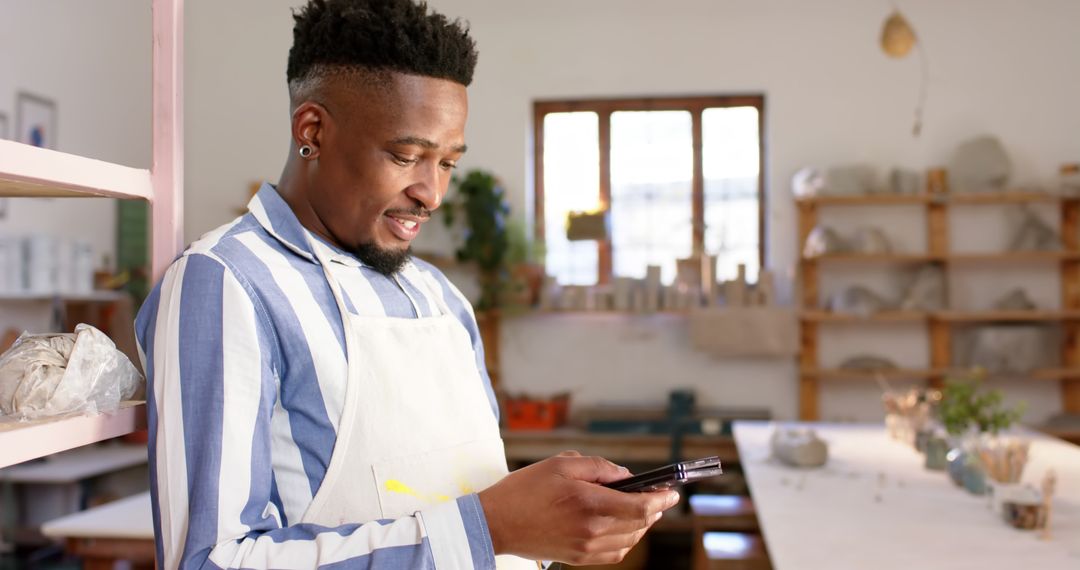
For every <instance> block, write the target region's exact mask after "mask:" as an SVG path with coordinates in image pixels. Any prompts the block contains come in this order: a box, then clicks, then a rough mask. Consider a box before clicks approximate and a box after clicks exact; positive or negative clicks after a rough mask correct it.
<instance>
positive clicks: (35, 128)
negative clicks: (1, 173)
mask: <svg viewBox="0 0 1080 570" xmlns="http://www.w3.org/2000/svg"><path fill="white" fill-rule="evenodd" d="M56 123H57V119H56V102H54V101H52V100H50V99H46V98H45V97H41V96H38V95H34V94H31V93H26V92H20V93H19V94H18V95H16V97H15V140H16V141H18V142H21V143H24V144H28V145H31V146H36V147H40V148H48V149H53V150H56V130H57V125H56Z"/></svg>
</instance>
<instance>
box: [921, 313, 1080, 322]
mask: <svg viewBox="0 0 1080 570" xmlns="http://www.w3.org/2000/svg"><path fill="white" fill-rule="evenodd" d="M931 318H933V319H937V320H941V321H948V322H952V323H984V322H1020V323H1026V322H1040V321H1050V322H1054V321H1074V320H1080V311H973V312H966V311H940V312H937V313H933V314H932V315H931Z"/></svg>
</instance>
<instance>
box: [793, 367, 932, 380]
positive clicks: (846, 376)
mask: <svg viewBox="0 0 1080 570" xmlns="http://www.w3.org/2000/svg"><path fill="white" fill-rule="evenodd" d="M800 374H801V375H803V376H806V377H809V378H818V379H821V380H873V379H874V377H875V376H878V375H880V376H881V377H883V378H885V379H886V380H926V379H928V378H933V377H935V376H940V375H941V374H940V371H934V370H919V369H905V368H895V369H892V370H865V371H864V370H845V369H842V368H803V369H802V370H800Z"/></svg>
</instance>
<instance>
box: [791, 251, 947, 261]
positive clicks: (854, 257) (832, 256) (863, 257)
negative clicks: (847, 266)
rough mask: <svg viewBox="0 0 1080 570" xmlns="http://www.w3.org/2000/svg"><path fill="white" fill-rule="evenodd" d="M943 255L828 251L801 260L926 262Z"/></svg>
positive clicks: (940, 258) (939, 258)
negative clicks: (827, 252)
mask: <svg viewBox="0 0 1080 570" xmlns="http://www.w3.org/2000/svg"><path fill="white" fill-rule="evenodd" d="M944 257H945V256H942V255H932V254H929V253H829V254H826V255H819V256H816V257H807V256H805V255H804V256H803V261H819V262H826V263H828V262H835V263H928V262H931V261H941V260H942V259H944Z"/></svg>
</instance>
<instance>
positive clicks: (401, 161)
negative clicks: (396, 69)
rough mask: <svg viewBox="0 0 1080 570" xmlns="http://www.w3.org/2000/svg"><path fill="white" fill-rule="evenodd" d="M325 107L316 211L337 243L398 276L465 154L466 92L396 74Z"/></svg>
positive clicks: (350, 90) (337, 93)
mask: <svg viewBox="0 0 1080 570" xmlns="http://www.w3.org/2000/svg"><path fill="white" fill-rule="evenodd" d="M326 108H327V111H328V112H329V114H330V117H329V118H328V119H327V120H326V121H325V124H324V125H323V130H322V133H321V136H320V141H319V146H320V148H319V156H318V161H317V166H316V168H313V169H311V170H310V171H309V172H310V173H311V174H310V175H311V177H312V179H311V180H309V182H310V184H309V188H310V189H311V190H310V194H309V200H310V203H311V206H312V209H313V210H314V212H315V214H316V215H317V216H318V217H319V219H320V221H321V222H322V224H323V225H324V226H325V228H326V229H327V230H328V231H329V233H330V234H331V236H330V237H332V238H334V241H336V242H337V243H338V244H339V245H341V246H343V247H344V248H346V249H348V250H351V251H353V252H355V253H357V254H358V255H359V257H360V258H361V260H362V261H364V262H365V263H368V264H370V265H373V266H374V267H375V268H376V269H379V270H380V271H383V272H384V273H391V272H393V271H396V270H397V269H399V268H400V266H401V264H402V263H403V262H404V260H405V259H406V257H407V255H408V250H409V244H410V243H411V242H412V240H413V239H414V238H415V237H416V236H417V235H418V234H419V232H420V228H421V226H422V225H423V224H424V223H425V222H427V221H428V219H429V217H430V214H431V212H432V211H434V210H435V209H436V208H438V207H439V205H440V204H441V203H442V200H443V197H444V196H445V195H446V191H447V188H448V187H449V184H450V176H451V173H452V171H453V168H454V166H455V165H456V163H457V161H458V159H460V158H461V155H462V154H463V153H464V152H465V119H466V116H467V114H468V100H467V97H466V93H465V87H464V86H463V85H461V84H459V83H456V82H453V81H449V80H443V79H434V78H430V77H421V76H415V75H405V74H401V73H390V74H389V81H387V82H383V83H380V84H378V85H362V86H360V87H356V86H352V87H350V86H349V85H348V84H347V83H344V82H342V83H340V85H339V86H338V87H336V88H334V89H333V90H332V92H331V97H330V99H329V100H328V101H327V105H326Z"/></svg>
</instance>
